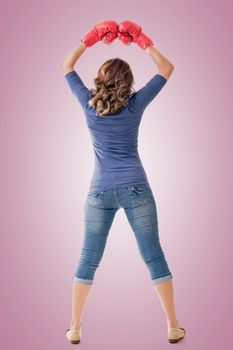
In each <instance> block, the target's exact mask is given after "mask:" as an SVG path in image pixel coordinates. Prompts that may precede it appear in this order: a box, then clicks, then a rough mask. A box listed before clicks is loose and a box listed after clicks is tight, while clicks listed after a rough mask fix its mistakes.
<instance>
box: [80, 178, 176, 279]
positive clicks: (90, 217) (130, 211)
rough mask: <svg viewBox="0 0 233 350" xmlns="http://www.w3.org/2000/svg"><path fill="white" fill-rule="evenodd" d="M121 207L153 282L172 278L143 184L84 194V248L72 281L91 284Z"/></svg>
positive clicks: (149, 195) (154, 211)
mask: <svg viewBox="0 0 233 350" xmlns="http://www.w3.org/2000/svg"><path fill="white" fill-rule="evenodd" d="M120 208H123V209H124V212H125V214H126V217H127V220H128V222H129V224H130V226H131V228H132V231H133V233H134V235H135V238H136V242H137V246H138V249H139V253H140V255H141V257H142V259H143V261H144V262H145V264H146V266H147V268H148V271H149V274H150V278H151V280H152V283H153V284H156V283H159V282H163V281H166V280H169V279H171V278H172V274H171V271H170V269H169V267H168V263H167V261H166V258H165V256H164V252H163V250H162V247H161V244H160V239H159V230H158V219H157V209H156V202H155V199H154V195H153V192H152V189H151V187H150V185H149V184H148V183H146V184H145V183H144V184H138V185H132V186H127V187H118V188H113V189H109V190H105V191H98V192H94V193H91V194H90V193H88V194H87V198H86V202H85V205H84V239H83V246H82V250H81V255H80V258H79V262H78V264H77V267H76V270H75V272H74V275H73V280H74V281H75V282H79V283H84V284H93V280H94V275H95V271H96V269H97V267H98V266H99V264H100V261H101V258H102V256H103V253H104V249H105V245H106V241H107V237H108V234H109V231H110V228H111V225H112V223H113V219H114V217H115V214H116V212H117V210H118V209H120Z"/></svg>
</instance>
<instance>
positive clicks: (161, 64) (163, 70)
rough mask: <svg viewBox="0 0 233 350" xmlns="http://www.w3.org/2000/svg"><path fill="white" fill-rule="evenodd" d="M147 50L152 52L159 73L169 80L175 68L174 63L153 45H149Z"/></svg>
mask: <svg viewBox="0 0 233 350" xmlns="http://www.w3.org/2000/svg"><path fill="white" fill-rule="evenodd" d="M146 51H147V52H148V53H149V54H150V56H151V58H152V59H153V61H154V62H155V64H156V66H157V67H158V73H159V74H160V75H162V76H163V77H164V78H165V79H167V80H168V79H169V78H170V76H171V74H172V72H173V70H174V68H175V67H174V65H173V64H172V63H171V62H170V61H169V60H168V59H167V58H166V57H165V56H163V55H162V54H161V52H159V50H157V49H156V48H155V47H154V46H153V45H152V46H148V47H147V48H146Z"/></svg>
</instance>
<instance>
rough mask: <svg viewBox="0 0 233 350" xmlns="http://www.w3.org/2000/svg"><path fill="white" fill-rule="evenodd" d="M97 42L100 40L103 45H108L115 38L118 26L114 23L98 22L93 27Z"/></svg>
mask: <svg viewBox="0 0 233 350" xmlns="http://www.w3.org/2000/svg"><path fill="white" fill-rule="evenodd" d="M95 28H96V30H97V32H98V35H99V40H102V41H103V42H104V43H105V44H110V43H111V42H112V41H113V40H114V39H116V38H117V33H118V24H117V23H116V22H115V21H100V22H97V23H96V26H95Z"/></svg>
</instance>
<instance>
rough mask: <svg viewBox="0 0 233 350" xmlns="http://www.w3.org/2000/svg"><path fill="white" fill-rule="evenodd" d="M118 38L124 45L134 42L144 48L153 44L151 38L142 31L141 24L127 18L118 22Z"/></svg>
mask: <svg viewBox="0 0 233 350" xmlns="http://www.w3.org/2000/svg"><path fill="white" fill-rule="evenodd" d="M118 38H119V39H120V40H121V41H122V42H123V43H124V44H126V45H127V44H130V43H131V42H132V41H133V42H136V43H137V44H138V46H140V47H141V48H142V49H144V50H145V49H146V48H147V47H148V46H151V45H153V42H152V40H151V39H150V38H149V37H147V36H146V35H145V34H144V33H143V32H142V28H141V26H140V25H138V24H137V23H135V22H132V21H128V20H126V21H123V22H121V23H120V24H119V26H118Z"/></svg>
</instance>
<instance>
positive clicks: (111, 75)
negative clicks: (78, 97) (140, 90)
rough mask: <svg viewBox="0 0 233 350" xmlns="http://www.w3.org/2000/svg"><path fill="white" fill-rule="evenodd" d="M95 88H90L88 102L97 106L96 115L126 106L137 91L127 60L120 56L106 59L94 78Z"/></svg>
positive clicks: (109, 112)
mask: <svg viewBox="0 0 233 350" xmlns="http://www.w3.org/2000/svg"><path fill="white" fill-rule="evenodd" d="M94 84H95V88H91V89H90V90H89V95H90V99H89V101H88V104H89V105H90V106H92V107H95V108H96V115H97V114H99V115H100V116H105V115H107V114H112V113H115V112H117V111H118V109H120V108H122V107H125V106H126V103H127V100H128V98H129V97H130V96H131V95H132V94H134V93H135V89H134V88H133V87H132V85H133V84H134V77H133V73H132V71H131V68H130V66H129V64H128V63H127V62H125V61H124V60H122V59H120V58H111V59H108V60H107V61H105V62H104V63H103V64H102V66H101V67H100V68H99V70H98V75H97V77H96V78H95V79H94Z"/></svg>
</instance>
